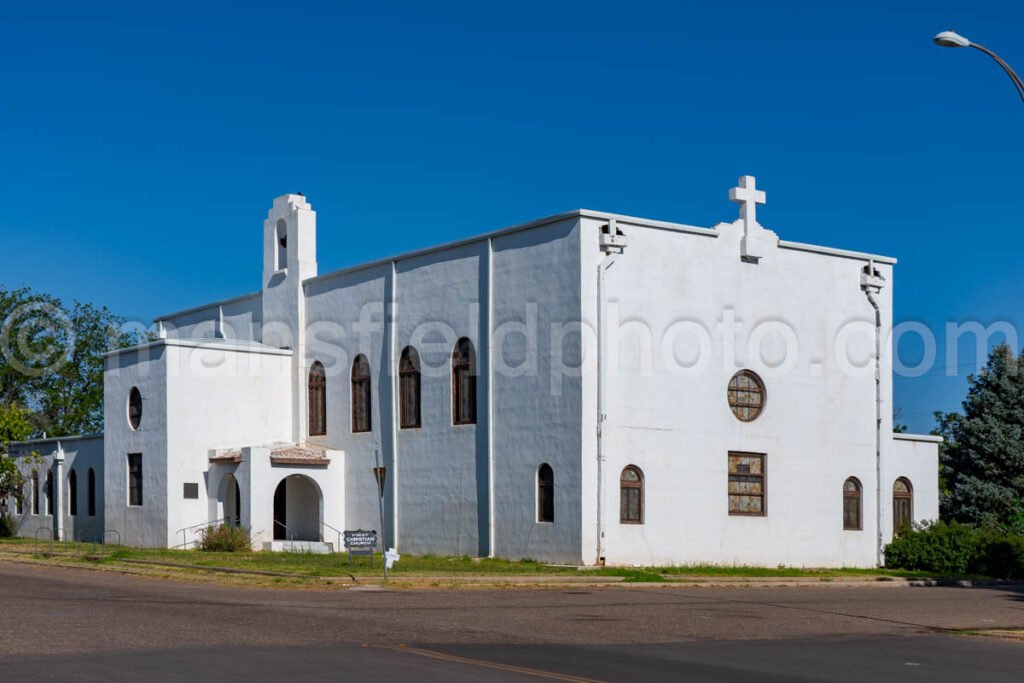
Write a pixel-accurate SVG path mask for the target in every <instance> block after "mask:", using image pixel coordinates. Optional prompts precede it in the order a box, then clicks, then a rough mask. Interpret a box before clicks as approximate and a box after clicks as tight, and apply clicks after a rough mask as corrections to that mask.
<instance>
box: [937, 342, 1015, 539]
mask: <svg viewBox="0 0 1024 683" xmlns="http://www.w3.org/2000/svg"><path fill="white" fill-rule="evenodd" d="M1021 364H1022V362H1021V358H1020V357H1019V356H1015V355H1014V353H1013V350H1012V349H1010V347H1008V346H1006V345H1005V344H1000V345H999V346H996V347H995V348H993V349H992V351H991V352H990V353H989V357H988V363H987V364H986V366H985V368H983V369H982V370H981V372H979V373H978V374H977V375H976V376H975V375H971V376H969V377H968V378H967V381H968V385H969V388H968V391H967V398H966V399H965V400H964V402H963V414H959V413H946V414H943V413H937V414H936V418H937V422H938V425H937V429H936V433H937V434H939V435H940V436H943V437H945V439H946V442H945V443H944V444H943V447H942V450H941V452H940V462H941V481H942V487H941V488H942V491H943V495H942V499H941V503H942V507H941V513H942V517H943V519H946V520H953V521H957V522H964V523H969V524H977V525H979V526H986V527H994V528H1001V529H1004V530H1013V531H1017V532H1024V372H1022V369H1024V368H1022V367H1021Z"/></svg>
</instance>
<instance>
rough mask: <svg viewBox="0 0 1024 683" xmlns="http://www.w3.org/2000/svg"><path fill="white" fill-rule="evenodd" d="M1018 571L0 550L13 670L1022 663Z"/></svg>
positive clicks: (115, 672) (10, 675)
mask: <svg viewBox="0 0 1024 683" xmlns="http://www.w3.org/2000/svg"><path fill="white" fill-rule="evenodd" d="M994 628H1024V588H1010V587H1002V588H879V587H865V588H851V587H844V588H832V587H822V588H806V589H805V588H800V589H796V588H740V589H715V588H688V589H682V588H646V587H645V588H640V587H636V588H629V587H625V586H623V587H615V588H606V589H578V590H560V589H559V590H556V589H533V590H500V591H490V590H462V591H393V592H392V591H352V590H350V591H336V590H324V591H296V590H254V589H240V588H231V587H224V586H216V585H211V584H199V583H187V582H177V581H168V580H156V579H144V578H138V577H132V576H122V575H119V574H113V573H104V572H91V571H85V570H76V569H59V568H49V567H39V566H30V565H25V564H16V563H0V677H2V678H3V679H4V680H51V679H52V680H104V681H120V680H132V681H138V680H169V681H176V680H188V681H201V680H214V679H219V680H239V679H245V680H255V681H262V680H273V681H281V680H287V679H296V680H320V679H347V680H370V679H380V680H386V681H391V680H416V681H433V680H444V681H478V680H481V679H484V680H499V681H502V680H508V681H512V680H561V681H638V680H642V681H661V680H666V681H669V680H671V681H747V680H757V681H762V682H763V681H775V680H800V679H804V680H834V681H864V680H880V681H884V680H899V681H918V680H920V681H968V680H984V681H1003V680H1005V681H1015V682H1019V681H1021V680H1024V643H1021V642H1011V641H1003V640H996V639H992V638H981V637H976V636H966V635H957V634H954V631H958V630H963V629H975V630H981V629H994Z"/></svg>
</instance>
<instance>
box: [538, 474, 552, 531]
mask: <svg viewBox="0 0 1024 683" xmlns="http://www.w3.org/2000/svg"><path fill="white" fill-rule="evenodd" d="M537 521H538V522H554V521H555V472H554V470H552V469H551V465H549V464H547V463H544V464H543V465H541V466H540V468H539V469H538V470H537Z"/></svg>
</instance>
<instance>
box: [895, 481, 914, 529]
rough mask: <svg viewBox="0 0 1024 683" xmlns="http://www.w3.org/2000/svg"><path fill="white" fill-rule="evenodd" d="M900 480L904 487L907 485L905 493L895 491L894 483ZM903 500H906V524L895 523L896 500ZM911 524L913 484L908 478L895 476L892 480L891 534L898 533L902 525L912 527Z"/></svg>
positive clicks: (912, 522)
mask: <svg viewBox="0 0 1024 683" xmlns="http://www.w3.org/2000/svg"><path fill="white" fill-rule="evenodd" d="M900 482H903V483H904V484H905V485H906V487H907V491H906V493H904V492H900V493H896V484H898V483H900ZM904 500H905V501H907V519H906V524H897V523H896V517H897V515H896V509H897V505H898V503H897V501H904ZM913 526H914V485H913V484H912V483H911V482H910V479H908V478H907V477H904V476H899V477H896V479H894V480H893V482H892V533H893V536H895V535H896V534H898V533H899V532H900V530H901V529H903V528H904V527H913Z"/></svg>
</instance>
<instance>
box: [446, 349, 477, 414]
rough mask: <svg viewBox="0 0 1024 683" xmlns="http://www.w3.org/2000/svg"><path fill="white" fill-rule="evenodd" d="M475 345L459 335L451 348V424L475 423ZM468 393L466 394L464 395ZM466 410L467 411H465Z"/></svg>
mask: <svg viewBox="0 0 1024 683" xmlns="http://www.w3.org/2000/svg"><path fill="white" fill-rule="evenodd" d="M476 379H477V359H476V346H475V345H474V344H473V340H472V339H470V338H469V337H461V338H460V339H459V340H458V341H457V342H455V348H454V349H452V424H453V425H456V426H458V425H474V424H476V423H477V398H478V395H477V382H476ZM464 393H468V396H464V395H463V394H464ZM467 411H468V413H467Z"/></svg>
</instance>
